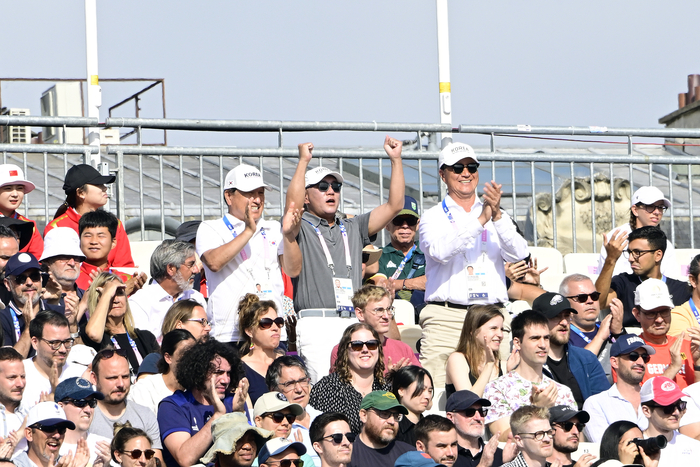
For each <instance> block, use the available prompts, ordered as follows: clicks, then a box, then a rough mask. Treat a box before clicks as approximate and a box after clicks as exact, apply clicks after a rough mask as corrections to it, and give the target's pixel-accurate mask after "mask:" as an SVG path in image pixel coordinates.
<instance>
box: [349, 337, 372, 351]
mask: <svg viewBox="0 0 700 467" xmlns="http://www.w3.org/2000/svg"><path fill="white" fill-rule="evenodd" d="M364 346H367V350H377V348H378V347H379V341H378V340H377V339H372V340H369V341H367V342H363V341H351V342H350V349H351V350H353V351H355V352H362V348H363V347H364Z"/></svg>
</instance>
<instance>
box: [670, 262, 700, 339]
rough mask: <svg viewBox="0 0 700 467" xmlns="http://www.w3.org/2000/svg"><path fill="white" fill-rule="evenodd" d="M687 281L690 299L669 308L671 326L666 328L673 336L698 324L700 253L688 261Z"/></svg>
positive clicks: (699, 312) (699, 322)
mask: <svg viewBox="0 0 700 467" xmlns="http://www.w3.org/2000/svg"><path fill="white" fill-rule="evenodd" d="M688 282H690V287H691V289H692V292H691V294H690V300H688V301H687V302H685V303H684V304H682V305H678V306H677V307H675V308H674V309H673V310H671V327H670V328H669V330H668V334H669V335H670V336H674V337H675V336H677V335H679V334H680V333H682V332H683V331H685V330H687V329H688V328H690V327H693V326H695V327H697V326H698V325H700V321H698V318H696V316H700V311H699V310H700V255H697V256H696V257H695V258H693V259H692V260H691V261H690V267H689V268H688ZM696 313H697V315H696Z"/></svg>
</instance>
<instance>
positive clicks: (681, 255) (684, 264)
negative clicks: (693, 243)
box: [676, 248, 700, 280]
mask: <svg viewBox="0 0 700 467" xmlns="http://www.w3.org/2000/svg"><path fill="white" fill-rule="evenodd" d="M699 254H700V250H698V249H692V248H676V261H678V266H680V268H681V276H683V278H684V279H685V280H688V268H689V267H690V262H691V261H692V259H693V258H695V257H696V256H697V255H699Z"/></svg>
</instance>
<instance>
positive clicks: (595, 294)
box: [566, 290, 600, 303]
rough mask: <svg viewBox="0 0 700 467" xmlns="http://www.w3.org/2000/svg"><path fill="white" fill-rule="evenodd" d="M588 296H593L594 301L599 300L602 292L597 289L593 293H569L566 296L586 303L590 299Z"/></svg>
mask: <svg viewBox="0 0 700 467" xmlns="http://www.w3.org/2000/svg"><path fill="white" fill-rule="evenodd" d="M588 297H591V300H593V301H594V302H597V301H598V299H599V298H600V292H598V291H597V290H596V291H595V292H591V293H580V294H578V295H568V296H567V297H566V298H568V299H570V300H573V301H575V302H578V303H586V302H587V301H588Z"/></svg>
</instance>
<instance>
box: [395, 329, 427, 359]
mask: <svg viewBox="0 0 700 467" xmlns="http://www.w3.org/2000/svg"><path fill="white" fill-rule="evenodd" d="M399 333H400V334H401V342H403V343H404V344H408V345H409V346H410V347H411V349H412V350H413V353H418V351H417V350H416V343H417V342H418V341H419V340H420V338H421V337H422V336H423V330H422V329H421V327H420V326H418V325H417V324H408V325H400V326H399Z"/></svg>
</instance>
